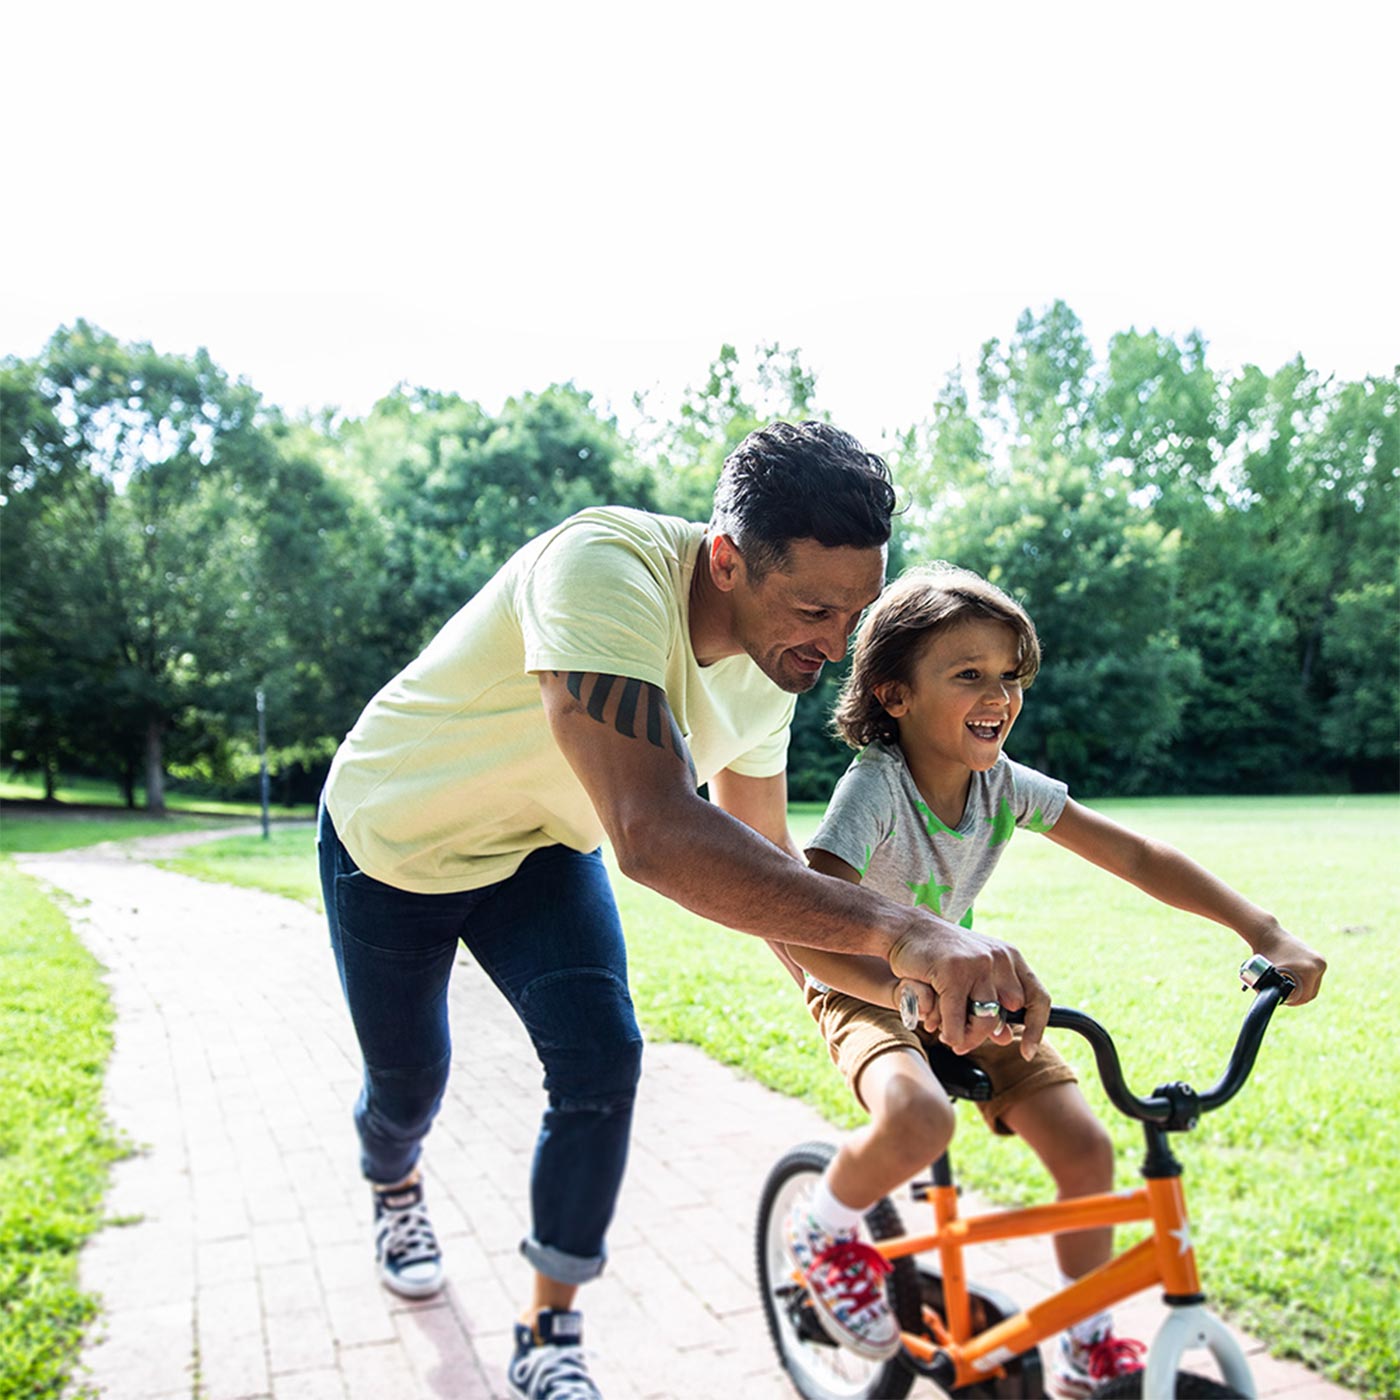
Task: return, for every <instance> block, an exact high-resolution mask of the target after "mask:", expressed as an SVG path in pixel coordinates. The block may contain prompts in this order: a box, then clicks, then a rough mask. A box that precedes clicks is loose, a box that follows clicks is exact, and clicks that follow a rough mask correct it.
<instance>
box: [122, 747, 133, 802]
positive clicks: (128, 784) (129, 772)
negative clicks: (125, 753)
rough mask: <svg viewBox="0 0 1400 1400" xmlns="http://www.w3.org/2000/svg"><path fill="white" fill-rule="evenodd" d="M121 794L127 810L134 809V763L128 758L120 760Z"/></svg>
mask: <svg viewBox="0 0 1400 1400" xmlns="http://www.w3.org/2000/svg"><path fill="white" fill-rule="evenodd" d="M122 796H123V797H125V798H126V806H127V810H128V811H130V812H134V811H135V810H136V764H135V763H134V762H133V761H132V760H131V759H130V758H126V759H123V760H122Z"/></svg>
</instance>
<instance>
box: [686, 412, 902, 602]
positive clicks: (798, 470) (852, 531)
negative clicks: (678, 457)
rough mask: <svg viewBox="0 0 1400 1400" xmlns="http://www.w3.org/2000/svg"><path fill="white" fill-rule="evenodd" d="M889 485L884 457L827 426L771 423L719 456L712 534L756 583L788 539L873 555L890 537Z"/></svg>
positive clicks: (784, 554) (777, 562)
mask: <svg viewBox="0 0 1400 1400" xmlns="http://www.w3.org/2000/svg"><path fill="white" fill-rule="evenodd" d="M894 503H895V494H894V486H893V485H892V484H891V482H890V470H889V468H888V467H887V466H886V465H885V462H884V459H883V458H881V457H878V456H876V455H875V453H873V452H867V451H866V450H865V449H864V448H863V447H862V446H861V445H860V443H858V442H857V441H856V440H855V438H853V437H852V436H851V435H850V433H843V432H842V431H841V429H840V428H833V427H832V426H831V424H830V423H817V422H810V421H809V422H805V423H770V424H769V425H768V426H767V427H766V428H759V429H758V430H757V431H755V432H752V433H750V434H749V435H748V437H746V438H745V439H744V440H743V442H741V443H740V444H739V446H738V447H736V448H735V449H734V451H733V452H731V453H730V454H729V456H728V457H727V458H725V462H724V470H723V471H722V472H721V473H720V478H719V485H718V486H716V487H715V507H714V514H713V515H712V516H711V517H710V531H711V533H712V534H719V535H728V536H729V538H730V539H731V540H733V541H734V543H735V545H736V546H737V547H738V550H739V553H740V554H741V555H743V558H744V563H745V565H746V566H747V568H748V571H749V574H750V576H751V577H752V578H753V579H754V580H755V581H758V580H759V579H761V578H762V577H763V576H764V575H765V574H767V573H768V572H769V570H771V569H781V568H783V567H784V566H785V565H786V563H787V558H788V545H789V543H790V542H791V541H793V540H816V542H817V543H818V544H821V545H826V546H827V547H828V548H834V547H837V546H841V545H848V546H852V547H854V548H856V549H876V548H878V547H879V546H880V545H883V544H887V543H888V542H889V538H890V528H891V526H890V517H891V516H892V515H893V514H894Z"/></svg>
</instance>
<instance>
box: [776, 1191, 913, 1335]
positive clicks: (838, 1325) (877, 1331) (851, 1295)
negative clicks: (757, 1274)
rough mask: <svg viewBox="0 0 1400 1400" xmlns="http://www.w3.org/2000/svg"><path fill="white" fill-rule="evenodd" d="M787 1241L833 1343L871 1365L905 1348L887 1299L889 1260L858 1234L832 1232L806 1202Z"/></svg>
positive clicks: (793, 1215)
mask: <svg viewBox="0 0 1400 1400" xmlns="http://www.w3.org/2000/svg"><path fill="white" fill-rule="evenodd" d="M783 1241H784V1243H785V1244H786V1245H787V1252H788V1255H789V1257H790V1258H791V1259H792V1262H793V1264H794V1266H795V1267H796V1268H797V1269H798V1271H799V1272H800V1273H801V1274H802V1277H803V1281H804V1282H805V1283H806V1285H807V1293H808V1296H809V1297H810V1298H811V1300H812V1306H813V1308H815V1309H816V1312H817V1316H818V1317H820V1318H821V1321H822V1325H823V1326H824V1327H825V1328H826V1331H827V1334H828V1335H829V1336H830V1337H831V1339H832V1341H834V1342H839V1343H840V1344H841V1345H842V1346H843V1347H846V1348H848V1349H849V1350H851V1351H853V1352H855V1353H856V1354H857V1355H858V1356H864V1357H866V1358H867V1359H868V1360H871V1361H884V1360H885V1359H886V1358H888V1357H891V1356H893V1355H894V1354H895V1352H897V1351H898V1350H899V1323H898V1321H897V1320H896V1318H895V1315H894V1313H893V1312H892V1311H891V1309H890V1305H889V1300H888V1299H887V1298H886V1297H885V1275H886V1274H888V1273H889V1272H890V1265H889V1263H888V1261H887V1260H886V1259H884V1258H883V1257H882V1256H881V1255H880V1254H878V1253H877V1252H876V1251H875V1250H873V1249H872V1248H871V1247H870V1246H869V1245H868V1244H865V1243H863V1242H862V1241H861V1240H860V1238H859V1237H858V1236H857V1234H856V1232H855V1231H854V1230H842V1231H841V1232H840V1233H839V1234H835V1235H833V1234H830V1233H828V1232H827V1231H826V1230H825V1229H824V1228H823V1227H822V1226H821V1225H819V1224H818V1223H817V1222H816V1221H815V1220H813V1219H812V1216H811V1213H810V1211H809V1210H808V1209H807V1202H806V1200H805V1199H803V1198H799V1199H798V1200H797V1201H795V1202H794V1203H793V1206H792V1209H791V1210H790V1211H789V1212H788V1217H787V1220H786V1221H785V1222H784V1224H783Z"/></svg>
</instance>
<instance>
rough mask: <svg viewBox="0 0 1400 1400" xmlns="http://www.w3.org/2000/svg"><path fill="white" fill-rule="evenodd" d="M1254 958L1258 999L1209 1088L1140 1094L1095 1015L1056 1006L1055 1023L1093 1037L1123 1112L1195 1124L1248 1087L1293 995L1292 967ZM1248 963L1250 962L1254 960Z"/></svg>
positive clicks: (1165, 1123) (1013, 1016) (1171, 1087)
mask: <svg viewBox="0 0 1400 1400" xmlns="http://www.w3.org/2000/svg"><path fill="white" fill-rule="evenodd" d="M1252 962H1253V963H1254V964H1255V965H1254V966H1253V967H1252V969H1251V970H1252V972H1253V975H1254V979H1255V980H1254V982H1253V986H1254V991H1255V998H1254V1002H1253V1004H1252V1005H1251V1006H1250V1008H1249V1010H1248V1011H1247V1012H1246V1013H1245V1018H1244V1024H1243V1025H1242V1026H1241V1027H1240V1033H1239V1035H1238V1036H1237V1037H1236V1039H1235V1048H1234V1049H1233V1050H1232V1051H1231V1052H1230V1062H1229V1064H1227V1065H1226V1066H1225V1073H1224V1074H1223V1075H1221V1077H1220V1081H1219V1082H1218V1083H1217V1084H1216V1085H1215V1087H1214V1088H1213V1089H1210V1090H1208V1091H1207V1092H1206V1093H1204V1094H1198V1093H1196V1091H1195V1090H1194V1089H1192V1088H1191V1087H1190V1085H1188V1084H1159V1085H1158V1086H1157V1088H1156V1089H1154V1090H1153V1091H1152V1096H1151V1098H1145V1099H1144V1098H1139V1097H1138V1096H1137V1095H1136V1094H1134V1093H1133V1092H1132V1091H1131V1090H1130V1089H1129V1088H1128V1085H1127V1082H1126V1081H1125V1080H1124V1078H1123V1067H1122V1065H1121V1064H1120V1063H1119V1061H1118V1049H1117V1047H1116V1046H1115V1045H1114V1043H1113V1037H1112V1036H1111V1035H1109V1033H1108V1032H1107V1031H1106V1030H1105V1029H1104V1028H1103V1026H1101V1025H1100V1024H1099V1023H1098V1022H1097V1021H1096V1020H1094V1018H1093V1017H1092V1016H1089V1015H1086V1014H1085V1013H1084V1012H1082V1011H1076V1010H1074V1009H1073V1008H1072V1007H1068V1006H1052V1007H1051V1008H1050V1025H1051V1026H1053V1027H1055V1028H1056V1029H1059V1030H1068V1031H1074V1032H1075V1033H1076V1034H1077V1035H1082V1036H1083V1037H1084V1039H1085V1040H1087V1041H1088V1042H1089V1044H1090V1046H1091V1047H1092V1048H1093V1051H1094V1059H1095V1060H1096V1061H1097V1062H1098V1066H1099V1077H1100V1079H1101V1080H1102V1081H1103V1087H1104V1092H1105V1093H1106V1094H1107V1095H1108V1097H1109V1100H1110V1101H1111V1102H1112V1104H1113V1106H1114V1107H1115V1108H1116V1109H1117V1110H1118V1111H1119V1112H1120V1113H1123V1114H1126V1115H1127V1117H1129V1118H1136V1119H1138V1120H1139V1121H1140V1122H1143V1123H1155V1124H1157V1125H1158V1126H1160V1127H1162V1128H1165V1129H1167V1130H1168V1131H1180V1130H1182V1129H1185V1128H1194V1127H1195V1126H1196V1120H1197V1119H1198V1118H1199V1117H1200V1115H1201V1114H1202V1113H1209V1112H1210V1111H1211V1110H1212V1109H1215V1108H1219V1107H1220V1106H1221V1105H1222V1104H1225V1103H1228V1102H1229V1101H1230V1100H1231V1099H1232V1098H1234V1097H1235V1095H1236V1094H1238V1093H1239V1091H1240V1090H1241V1089H1242V1088H1243V1087H1244V1082H1245V1080H1246V1079H1248V1078H1249V1072H1250V1071H1251V1070H1252V1069H1253V1068H1254V1061H1255V1058H1256V1057H1257V1056H1258V1054H1259V1046H1260V1043H1261V1042H1262V1041H1263V1039H1264V1032H1265V1031H1266V1030H1267V1029H1268V1025H1269V1020H1270V1018H1271V1017H1272V1016H1273V1014H1274V1011H1275V1010H1276V1009H1277V1007H1278V1004H1279V1003H1280V1002H1281V1001H1287V999H1288V997H1289V994H1290V993H1291V992H1292V991H1293V989H1294V987H1295V986H1296V983H1295V982H1294V981H1293V979H1292V978H1291V977H1289V976H1288V974H1287V973H1285V972H1280V971H1279V970H1278V969H1277V968H1276V967H1273V966H1271V965H1268V964H1264V963H1263V960H1262V959H1256V960H1252ZM1245 966H1246V968H1250V967H1251V964H1249V963H1247V964H1246V965H1245ZM1006 1019H1007V1020H1008V1021H1011V1022H1014V1023H1018V1024H1019V1023H1021V1022H1024V1020H1025V1012H1023V1011H1013V1012H1009V1013H1007V1016H1006Z"/></svg>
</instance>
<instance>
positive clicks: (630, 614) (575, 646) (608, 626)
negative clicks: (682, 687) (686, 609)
mask: <svg viewBox="0 0 1400 1400" xmlns="http://www.w3.org/2000/svg"><path fill="white" fill-rule="evenodd" d="M515 606H516V615H517V617H518V618H519V620H520V630H521V635H522V639H523V642H524V651H525V670H526V671H591V672H596V673H598V674H601V675H613V676H628V677H632V678H635V679H637V680H641V681H648V682H650V683H651V684H652V685H657V686H664V685H665V683H666V654H667V651H668V649H669V646H670V641H671V633H672V631H673V629H674V620H675V618H676V616H677V605H676V600H675V599H674V597H673V596H672V590H671V588H670V586H669V583H668V581H667V580H666V579H665V578H664V577H660V576H658V574H657V572H656V571H655V570H654V569H653V568H652V567H651V566H650V565H649V564H648V563H647V561H646V560H645V559H644V558H642V556H641V555H640V554H639V553H638V552H637V551H636V550H635V549H634V548H632V547H631V546H630V545H629V544H628V542H627V541H626V540H625V539H622V538H620V537H618V536H617V535H614V534H611V533H609V532H608V531H607V530H606V528H603V527H599V526H598V525H596V524H593V523H588V522H578V523H575V524H571V525H568V526H566V527H565V528H564V529H562V530H560V531H559V533H558V534H557V535H556V536H555V538H554V539H552V540H551V541H550V542H549V544H548V545H547V546H546V547H545V549H544V550H543V551H542V552H541V554H540V556H539V558H538V559H536V560H535V562H534V564H533V565H532V567H531V568H530V569H529V570H528V571H527V572H526V573H525V575H524V576H523V577H522V579H521V580H520V583H519V585H518V586H517V589H516V595H515Z"/></svg>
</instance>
